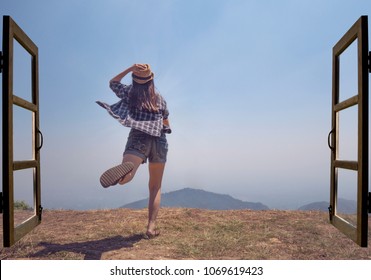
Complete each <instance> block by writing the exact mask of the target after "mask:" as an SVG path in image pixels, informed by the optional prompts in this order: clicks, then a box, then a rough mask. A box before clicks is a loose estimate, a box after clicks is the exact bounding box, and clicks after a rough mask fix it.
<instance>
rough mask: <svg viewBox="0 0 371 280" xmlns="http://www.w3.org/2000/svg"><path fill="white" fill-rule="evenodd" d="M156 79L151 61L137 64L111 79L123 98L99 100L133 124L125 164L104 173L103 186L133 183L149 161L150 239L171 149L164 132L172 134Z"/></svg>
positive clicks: (123, 122) (118, 118)
mask: <svg viewBox="0 0 371 280" xmlns="http://www.w3.org/2000/svg"><path fill="white" fill-rule="evenodd" d="M130 72H132V84H131V85H124V84H122V83H121V80H122V79H123V78H124V77H125V76H126V75H127V74H129V73H130ZM153 78H154V74H153V73H152V71H151V68H150V66H149V65H148V64H134V65H133V66H131V67H129V68H127V69H126V70H124V71H123V72H121V73H120V74H118V75H117V76H115V77H114V78H113V79H112V80H111V81H110V88H111V89H112V90H113V92H115V93H116V95H117V97H119V98H120V99H121V100H120V101H119V102H118V103H116V104H113V105H107V104H105V103H102V102H99V101H97V103H98V104H99V105H101V106H102V107H104V108H105V109H106V110H107V111H108V113H109V114H110V115H111V116H112V117H114V118H115V119H117V120H118V121H119V122H120V123H121V124H123V125H124V126H127V127H131V131H130V134H129V137H128V141H127V144H126V147H125V151H124V155H123V160H122V163H121V164H120V165H118V166H115V167H112V168H110V169H108V170H107V171H106V172H104V173H103V174H102V176H101V178H100V181H101V184H102V186H103V187H105V188H107V187H109V186H112V185H116V184H117V183H118V184H120V185H124V184H126V183H128V182H130V181H131V180H132V179H133V177H134V175H135V173H136V171H137V169H138V167H139V166H140V164H142V163H145V162H146V161H147V159H148V161H149V164H148V170H149V202H148V225H147V232H146V236H147V237H148V238H153V237H156V236H158V235H159V232H158V230H157V229H156V218H157V214H158V211H159V208H160V200H161V182H162V177H163V173H164V169H165V163H166V156H167V151H168V144H167V140H166V135H165V133H171V129H170V126H169V121H168V116H169V111H168V110H167V105H166V101H165V100H164V98H163V97H162V96H161V95H160V94H159V93H158V92H157V91H156V89H155V85H154V81H153Z"/></svg>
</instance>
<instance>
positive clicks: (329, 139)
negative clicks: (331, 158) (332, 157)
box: [327, 129, 335, 152]
mask: <svg viewBox="0 0 371 280" xmlns="http://www.w3.org/2000/svg"><path fill="white" fill-rule="evenodd" d="M333 133H334V129H331V131H330V132H329V134H328V136H327V145H328V147H329V148H330V150H331V151H333V152H334V151H335V147H333V146H331V134H333Z"/></svg>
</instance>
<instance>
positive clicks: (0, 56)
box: [0, 52, 4, 73]
mask: <svg viewBox="0 0 371 280" xmlns="http://www.w3.org/2000/svg"><path fill="white" fill-rule="evenodd" d="M3 67H4V56H3V52H0V73H3Z"/></svg>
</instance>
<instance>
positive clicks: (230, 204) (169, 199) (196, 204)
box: [120, 188, 269, 210]
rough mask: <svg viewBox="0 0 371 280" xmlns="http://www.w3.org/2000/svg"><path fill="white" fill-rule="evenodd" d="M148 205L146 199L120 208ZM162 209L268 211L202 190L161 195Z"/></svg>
mask: <svg viewBox="0 0 371 280" xmlns="http://www.w3.org/2000/svg"><path fill="white" fill-rule="evenodd" d="M147 205H148V199H143V200H139V201H136V202H132V203H129V204H126V205H124V206H122V207H120V208H134V209H140V208H145V207H147ZM161 206H162V207H179V208H200V209H209V210H236V209H251V210H269V208H268V207H267V206H266V205H264V204H262V203H259V202H247V201H242V200H239V199H235V198H233V197H231V196H230V195H225V194H217V193H212V192H207V191H204V190H197V189H191V188H185V189H181V190H178V191H173V192H169V193H164V194H162V195H161Z"/></svg>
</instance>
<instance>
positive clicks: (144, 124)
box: [97, 81, 171, 137]
mask: <svg viewBox="0 0 371 280" xmlns="http://www.w3.org/2000/svg"><path fill="white" fill-rule="evenodd" d="M110 88H111V89H112V90H113V92H114V93H115V94H116V95H117V97H118V98H120V99H121V100H120V101H119V102H117V103H115V104H113V105H108V104H106V103H103V102H100V101H97V103H98V105H100V106H102V107H103V108H105V109H106V110H107V112H108V113H109V114H110V115H111V116H112V117H114V118H115V119H116V120H118V121H119V122H120V123H121V124H122V125H124V126H127V127H131V128H134V129H137V130H140V131H142V132H145V133H147V134H149V135H152V136H157V137H158V136H161V133H171V129H170V127H169V126H166V125H164V124H163V120H164V119H167V118H168V116H169V111H168V109H167V105H166V101H165V99H164V98H163V97H162V96H161V95H160V94H158V96H159V104H157V105H158V106H159V111H158V113H157V112H150V111H147V110H139V109H135V110H130V108H129V95H128V93H129V92H130V90H131V88H132V85H124V84H121V83H120V82H115V81H113V82H111V83H110Z"/></svg>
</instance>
